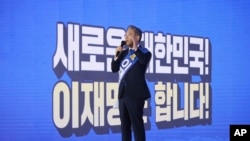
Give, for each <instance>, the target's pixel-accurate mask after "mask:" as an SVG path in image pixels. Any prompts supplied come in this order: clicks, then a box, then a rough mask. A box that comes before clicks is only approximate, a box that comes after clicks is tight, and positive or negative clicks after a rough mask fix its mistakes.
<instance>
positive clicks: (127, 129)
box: [119, 96, 146, 141]
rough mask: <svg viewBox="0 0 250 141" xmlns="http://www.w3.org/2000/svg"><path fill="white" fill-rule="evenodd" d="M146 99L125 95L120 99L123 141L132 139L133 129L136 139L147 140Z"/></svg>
mask: <svg viewBox="0 0 250 141" xmlns="http://www.w3.org/2000/svg"><path fill="white" fill-rule="evenodd" d="M144 103H145V99H135V98H129V97H126V96H123V97H122V98H120V99H119V112H120V120H121V132H122V141H132V131H131V129H133V132H134V139H135V141H145V140H146V139H145V138H146V137H145V128H144V122H143V108H144Z"/></svg>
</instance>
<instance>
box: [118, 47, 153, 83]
mask: <svg viewBox="0 0 250 141" xmlns="http://www.w3.org/2000/svg"><path fill="white" fill-rule="evenodd" d="M138 49H140V50H141V51H142V52H143V53H147V52H148V50H147V49H146V48H143V47H139V48H138ZM138 59H139V58H138V57H137V56H136V55H135V53H134V51H129V53H128V55H127V56H125V57H124V59H123V60H122V62H121V65H120V71H119V85H120V82H121V80H122V78H123V77H124V76H125V74H126V73H127V72H128V70H129V69H130V68H131V67H132V66H133V65H134V64H135V63H136V62H137V61H138Z"/></svg>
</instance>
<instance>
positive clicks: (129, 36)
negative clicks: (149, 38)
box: [125, 29, 138, 47]
mask: <svg viewBox="0 0 250 141" xmlns="http://www.w3.org/2000/svg"><path fill="white" fill-rule="evenodd" d="M133 40H135V42H136V43H138V35H136V34H135V32H134V30H132V29H128V30H127V32H126V34H125V41H126V45H127V46H129V47H133V45H134V42H133Z"/></svg>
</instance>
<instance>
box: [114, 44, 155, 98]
mask: <svg viewBox="0 0 250 141" xmlns="http://www.w3.org/2000/svg"><path fill="white" fill-rule="evenodd" d="M139 48H141V46H140V47H139ZM139 48H138V49H137V50H136V52H135V55H136V57H138V59H139V60H138V61H137V62H136V63H135V64H134V65H133V66H131V67H130V68H129V70H128V71H127V72H126V74H125V75H124V77H123V78H122V80H121V81H120V85H119V91H118V92H119V94H118V98H119V99H120V98H122V97H123V96H124V95H125V96H127V97H130V98H139V99H147V98H149V97H150V92H149V89H148V86H147V83H146V80H145V73H146V69H147V66H148V63H149V61H150V59H151V53H150V52H149V51H148V52H147V53H143V52H142V51H141V50H140V49H139ZM128 51H129V49H126V50H124V51H122V52H121V54H120V55H119V57H118V59H117V60H114V59H113V60H112V62H111V69H112V72H118V71H119V69H120V64H121V62H122V60H123V59H124V57H125V56H126V55H127V54H128Z"/></svg>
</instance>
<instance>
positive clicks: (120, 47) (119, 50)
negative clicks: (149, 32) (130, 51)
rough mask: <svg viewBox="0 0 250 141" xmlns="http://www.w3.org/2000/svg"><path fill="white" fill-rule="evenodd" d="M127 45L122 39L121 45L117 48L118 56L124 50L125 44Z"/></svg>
mask: <svg viewBox="0 0 250 141" xmlns="http://www.w3.org/2000/svg"><path fill="white" fill-rule="evenodd" d="M124 45H126V41H121V45H120V46H118V47H117V48H116V55H115V57H118V56H119V55H120V53H121V52H122V50H123V46H124Z"/></svg>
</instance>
